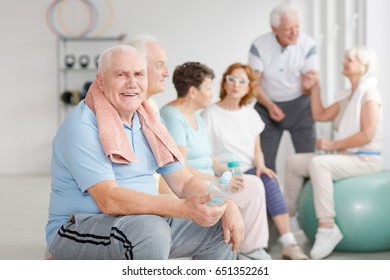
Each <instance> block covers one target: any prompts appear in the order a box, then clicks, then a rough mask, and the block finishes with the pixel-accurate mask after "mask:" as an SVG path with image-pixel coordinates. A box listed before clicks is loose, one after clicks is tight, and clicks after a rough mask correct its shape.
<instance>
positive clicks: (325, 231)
mask: <svg viewBox="0 0 390 280" xmlns="http://www.w3.org/2000/svg"><path fill="white" fill-rule="evenodd" d="M334 229H335V227H334V226H333V227H331V228H324V227H320V228H318V230H317V233H318V234H321V235H329V234H331V233H332V232H333V230H334Z"/></svg>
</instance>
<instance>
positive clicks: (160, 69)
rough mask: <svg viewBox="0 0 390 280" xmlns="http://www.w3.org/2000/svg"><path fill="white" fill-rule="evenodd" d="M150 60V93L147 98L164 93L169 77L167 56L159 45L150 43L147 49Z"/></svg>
mask: <svg viewBox="0 0 390 280" xmlns="http://www.w3.org/2000/svg"><path fill="white" fill-rule="evenodd" d="M146 53H147V60H148V68H147V69H148V92H147V98H149V97H151V96H153V95H154V94H157V93H161V92H164V91H165V89H166V87H165V79H166V78H167V77H169V70H168V66H167V55H166V53H165V51H164V49H163V48H162V47H161V46H160V45H159V44H157V43H150V44H148V45H147V47H146Z"/></svg>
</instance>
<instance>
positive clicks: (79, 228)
mask: <svg viewBox="0 0 390 280" xmlns="http://www.w3.org/2000/svg"><path fill="white" fill-rule="evenodd" d="M146 76H147V75H146V64H145V60H144V58H143V56H142V55H141V54H140V53H139V52H138V51H137V50H136V49H135V48H133V47H130V46H128V45H122V46H116V47H113V48H110V49H108V50H107V51H105V52H104V53H103V54H102V55H101V56H100V58H99V69H98V73H97V76H96V80H95V82H94V84H92V86H91V88H90V91H89V92H88V95H89V94H91V95H90V97H88V95H87V98H86V100H85V101H82V102H80V103H79V104H78V105H77V106H76V107H75V108H74V109H73V110H72V111H71V112H70V113H69V114H68V116H67V118H66V119H65V120H64V122H63V124H62V125H61V127H60V128H59V130H58V132H57V135H56V136H55V138H54V140H53V155H52V191H51V196H50V206H49V221H48V224H47V226H46V239H47V243H48V248H49V252H50V254H51V256H52V257H53V258H54V259H168V258H178V257H191V258H193V259H234V258H235V253H234V251H236V250H237V249H238V248H239V246H240V244H241V242H242V240H243V228H244V225H243V221H242V218H241V216H240V212H239V210H238V208H237V206H236V205H235V204H234V203H233V202H232V201H230V200H228V199H227V200H226V201H225V204H224V205H223V206H220V207H208V206H207V205H206V202H207V201H209V200H210V199H211V195H205V192H206V190H207V186H205V185H204V183H203V182H202V181H200V180H198V179H196V178H195V177H194V176H192V174H191V173H190V172H189V171H188V169H187V168H186V167H185V166H184V165H183V164H182V163H181V162H180V155H179V156H178V154H177V153H176V152H177V150H176V149H177V147H175V146H172V145H171V144H170V143H173V141H172V142H171V141H170V139H169V138H166V139H165V140H164V137H166V135H169V133H168V132H167V131H166V129H165V127H164V126H163V125H162V123H161V122H160V119H158V118H156V119H157V120H158V121H157V122H155V123H154V124H153V119H148V116H152V115H150V114H149V115H148V112H152V109H151V108H149V109H148V107H147V106H149V105H147V104H145V103H147V102H144V100H145V93H146V88H147V77H146ZM91 89H93V90H91ZM92 92H93V94H92ZM91 100H92V101H91ZM88 102H89V103H88ZM148 110H149V111H148ZM112 120H118V122H119V125H118V126H117V128H118V129H117V130H115V129H111V127H115V124H116V122H113V121H112ZM105 129H108V130H109V134H108V136H110V137H103V136H102V135H104V133H106V132H107V131H103V130H105ZM147 132H148V133H147ZM106 136H107V135H106ZM121 136H123V137H121ZM156 136H157V137H156ZM112 139H115V141H111V140H112ZM118 139H119V141H120V139H122V140H123V139H124V143H125V145H124V146H126V145H127V146H128V147H129V151H126V148H124V149H123V150H125V152H122V151H121V150H120V149H119V151H114V153H112V154H109V153H107V152H106V151H107V150H106V147H108V146H110V145H114V146H115V145H116V143H117V140H118ZM150 139H157V140H156V141H151V140H150ZM159 140H162V142H164V141H165V142H164V145H166V146H164V145H159V144H156V143H158V141H159ZM127 146H126V147H127ZM111 147H112V146H111ZM119 147H120V148H121V146H120V145H119ZM163 149H165V150H163ZM164 153H165V154H166V153H169V156H170V157H172V158H173V159H176V160H173V161H171V162H170V163H168V164H167V163H166V161H167V160H166V158H167V157H164V158H162V159H161V154H164ZM128 154H130V157H128ZM124 155H125V156H124ZM159 157H160V158H159ZM129 158H130V159H129ZM178 159H179V160H178ZM161 162H165V164H161ZM155 172H158V173H159V174H161V175H162V176H163V177H164V179H165V180H166V181H167V183H168V185H169V186H170V187H171V189H172V190H173V191H174V192H175V193H176V194H177V195H178V197H179V198H180V199H176V198H175V199H174V198H170V197H162V196H158V194H157V190H156V187H155V181H154V178H153V174H154V173H155ZM230 244H231V245H230Z"/></svg>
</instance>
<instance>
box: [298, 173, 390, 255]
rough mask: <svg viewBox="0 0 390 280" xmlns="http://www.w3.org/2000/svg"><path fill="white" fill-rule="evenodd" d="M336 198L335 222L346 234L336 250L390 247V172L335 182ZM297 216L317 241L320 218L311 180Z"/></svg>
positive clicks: (312, 239)
mask: <svg viewBox="0 0 390 280" xmlns="http://www.w3.org/2000/svg"><path fill="white" fill-rule="evenodd" d="M334 201H335V208H336V224H337V225H338V227H339V228H340V230H341V232H342V233H343V235H344V238H343V240H341V242H340V243H339V244H338V245H337V247H336V249H335V250H336V251H349V252H374V251H385V250H389V249H390V171H383V172H381V173H376V174H371V175H365V176H357V177H352V178H348V179H343V180H339V181H336V182H334ZM298 215H299V223H300V226H301V228H302V230H303V231H304V232H305V234H306V236H307V238H308V239H309V240H310V241H312V242H314V238H315V234H316V232H317V219H316V216H315V211H314V203H313V189H312V185H311V182H310V181H307V182H306V183H305V185H304V187H303V189H302V191H301V193H300V196H299V201H298Z"/></svg>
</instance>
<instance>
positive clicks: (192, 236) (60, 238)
mask: <svg viewBox="0 0 390 280" xmlns="http://www.w3.org/2000/svg"><path fill="white" fill-rule="evenodd" d="M223 237H224V235H223V230H222V226H221V222H220V221H219V222H218V223H217V224H216V225H214V226H212V227H201V226H199V225H197V224H195V223H193V222H191V221H188V220H184V219H177V218H162V217H160V216H156V215H131V216H121V217H114V216H109V215H105V214H74V215H71V216H70V218H69V221H68V222H67V223H66V224H64V225H63V226H62V227H61V229H60V230H59V232H58V234H57V236H56V238H55V239H54V241H53V243H52V245H51V247H50V254H51V255H52V256H53V257H54V259H72V260H79V259H93V260H97V259H107V260H113V259H117V260H153V259H155V260H164V259H168V258H181V257H191V258H192V259H199V260H217V259H235V253H234V252H232V247H231V245H225V244H224V241H223V240H224V238H223Z"/></svg>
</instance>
